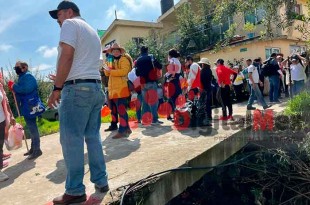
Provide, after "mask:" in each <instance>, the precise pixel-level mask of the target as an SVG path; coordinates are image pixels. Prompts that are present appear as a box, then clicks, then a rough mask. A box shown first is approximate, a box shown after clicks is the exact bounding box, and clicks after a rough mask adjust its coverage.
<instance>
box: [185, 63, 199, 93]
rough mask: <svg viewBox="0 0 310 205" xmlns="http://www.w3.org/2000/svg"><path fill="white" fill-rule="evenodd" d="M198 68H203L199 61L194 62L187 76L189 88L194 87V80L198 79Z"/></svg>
mask: <svg viewBox="0 0 310 205" xmlns="http://www.w3.org/2000/svg"><path fill="white" fill-rule="evenodd" d="M198 70H201V68H200V66H199V65H198V64H197V63H192V65H191V66H190V69H189V74H188V78H187V84H188V89H190V88H191V87H192V84H193V82H194V81H195V79H196V76H197V74H198Z"/></svg>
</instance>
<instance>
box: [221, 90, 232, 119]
mask: <svg viewBox="0 0 310 205" xmlns="http://www.w3.org/2000/svg"><path fill="white" fill-rule="evenodd" d="M221 97H222V111H223V117H227V110H226V107H227V108H228V112H229V115H232V114H233V110H232V103H231V100H230V86H229V85H225V87H224V88H221Z"/></svg>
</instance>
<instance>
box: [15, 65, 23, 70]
mask: <svg viewBox="0 0 310 205" xmlns="http://www.w3.org/2000/svg"><path fill="white" fill-rule="evenodd" d="M18 68H20V69H22V68H21V67H19V66H15V67H14V70H16V69H18Z"/></svg>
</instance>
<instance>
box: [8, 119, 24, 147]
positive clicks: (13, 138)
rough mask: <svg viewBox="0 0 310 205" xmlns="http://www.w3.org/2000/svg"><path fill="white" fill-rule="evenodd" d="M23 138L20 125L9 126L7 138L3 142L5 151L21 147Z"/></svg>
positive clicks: (22, 130)
mask: <svg viewBox="0 0 310 205" xmlns="http://www.w3.org/2000/svg"><path fill="white" fill-rule="evenodd" d="M23 136H24V128H23V126H21V125H20V124H18V123H16V125H14V126H11V127H10V129H9V135H8V138H7V139H5V140H4V143H5V146H6V148H7V150H15V149H19V148H21V147H22V141H23Z"/></svg>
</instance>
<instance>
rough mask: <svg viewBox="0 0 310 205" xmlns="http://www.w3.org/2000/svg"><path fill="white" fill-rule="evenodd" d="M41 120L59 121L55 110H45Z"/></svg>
mask: <svg viewBox="0 0 310 205" xmlns="http://www.w3.org/2000/svg"><path fill="white" fill-rule="evenodd" d="M42 118H44V119H47V120H57V121H58V120H59V114H58V109H57V108H47V109H46V110H45V112H44V113H43V114H42Z"/></svg>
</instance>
